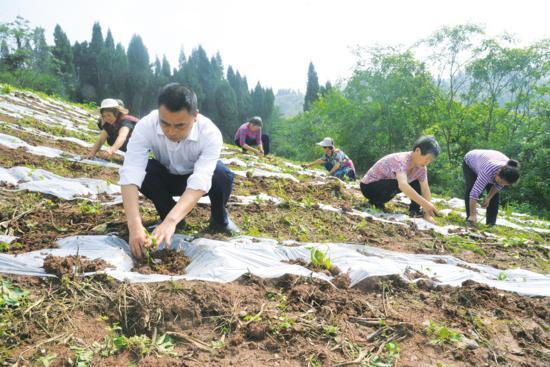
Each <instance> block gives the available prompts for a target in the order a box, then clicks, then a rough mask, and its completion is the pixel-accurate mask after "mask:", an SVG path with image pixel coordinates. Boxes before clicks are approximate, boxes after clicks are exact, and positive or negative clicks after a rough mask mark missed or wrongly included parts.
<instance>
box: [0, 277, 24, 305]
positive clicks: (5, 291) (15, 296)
mask: <svg viewBox="0 0 550 367" xmlns="http://www.w3.org/2000/svg"><path fill="white" fill-rule="evenodd" d="M28 297H29V292H28V291H25V290H22V289H21V288H16V287H14V286H13V284H12V282H11V281H9V280H2V281H1V282H0V309H1V308H4V307H19V306H21V305H22V304H24V303H26V302H27V301H28Z"/></svg>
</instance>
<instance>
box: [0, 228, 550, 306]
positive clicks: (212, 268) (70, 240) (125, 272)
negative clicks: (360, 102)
mask: <svg viewBox="0 0 550 367" xmlns="http://www.w3.org/2000/svg"><path fill="white" fill-rule="evenodd" d="M58 244H59V248H55V249H46V250H39V251H33V252H29V253H24V254H19V255H8V254H0V272H1V273H9V274H19V275H31V276H53V275H51V274H46V273H45V271H44V269H43V268H42V265H43V261H44V258H45V257H46V256H47V255H49V254H52V255H55V256H69V255H76V254H79V255H81V256H86V257H87V258H89V259H97V258H101V259H103V260H105V261H106V262H107V263H108V264H109V265H110V266H112V268H107V269H106V270H105V271H104V272H105V273H107V274H108V275H110V276H112V277H113V278H116V279H118V280H120V281H128V282H136V283H137V282H161V281H167V280H170V279H187V280H205V281H213V282H222V283H225V282H231V281H234V280H236V279H237V278H239V277H240V276H242V275H243V274H247V273H250V274H254V275H256V276H259V277H262V278H276V277H280V276H282V275H284V274H296V275H302V276H313V277H316V278H320V279H324V280H327V281H330V280H331V279H332V278H331V277H329V276H327V275H325V274H323V273H315V272H311V271H310V270H308V269H306V268H304V267H302V266H300V265H294V264H288V263H286V261H289V260H297V259H303V260H305V261H306V262H308V261H309V257H310V248H311V247H317V248H319V249H320V250H322V251H324V252H326V253H327V254H328V255H329V256H330V258H331V263H332V264H333V265H336V266H338V267H339V268H340V269H341V270H342V272H345V273H348V275H349V276H350V279H351V286H352V287H353V286H354V285H356V284H358V283H359V282H361V281H362V280H364V279H366V278H369V277H372V276H385V275H392V274H398V275H401V276H403V275H404V274H405V272H409V271H411V270H412V271H417V272H419V273H421V274H423V276H425V278H429V279H431V280H432V281H434V282H435V283H436V284H446V285H451V286H460V285H461V283H462V282H463V281H465V280H473V281H476V282H479V283H484V284H487V285H489V286H491V287H495V288H497V289H501V290H505V291H511V292H516V293H519V294H523V295H529V296H550V276H548V275H542V274H537V273H534V272H531V271H527V270H522V269H508V270H499V269H495V268H492V267H490V266H485V265H478V264H471V263H466V262H464V261H462V260H459V259H457V258H455V257H452V256H438V255H417V254H405V253H399V252H394V251H388V250H383V249H379V248H376V247H370V246H362V245H353V244H344V243H330V244H318V243H292V244H289V243H287V244H286V245H285V244H280V243H278V242H277V241H275V240H270V239H265V238H252V237H246V236H242V237H237V238H234V239H231V240H229V241H218V240H211V239H204V238H199V239H195V240H190V238H188V237H186V236H183V235H175V236H174V238H173V240H172V244H171V247H172V248H173V249H177V250H181V251H183V253H184V254H185V256H187V257H189V259H190V260H191V263H190V264H189V265H188V266H187V268H186V269H185V274H182V275H177V276H168V275H161V274H148V275H146V274H140V273H136V272H132V270H131V269H132V268H133V260H132V257H131V255H130V250H129V247H128V244H127V243H126V242H125V241H124V240H122V239H120V238H118V237H116V236H74V237H67V238H64V239H61V240H59V241H58ZM183 270H184V269H182V273H183V272H184V271H183Z"/></svg>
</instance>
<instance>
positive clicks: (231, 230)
mask: <svg viewBox="0 0 550 367" xmlns="http://www.w3.org/2000/svg"><path fill="white" fill-rule="evenodd" d="M208 228H209V230H211V231H213V232H220V233H225V234H228V235H230V236H232V235H234V234H239V233H241V229H240V228H239V227H237V225H236V224H235V223H234V222H233V221H232V220H231V219H230V218H227V224H226V225H223V224H217V223H214V222H210V226H209V227H208Z"/></svg>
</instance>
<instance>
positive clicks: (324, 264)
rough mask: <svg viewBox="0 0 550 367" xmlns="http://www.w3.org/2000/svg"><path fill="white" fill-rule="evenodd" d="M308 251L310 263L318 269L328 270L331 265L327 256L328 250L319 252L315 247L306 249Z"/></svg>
mask: <svg viewBox="0 0 550 367" xmlns="http://www.w3.org/2000/svg"><path fill="white" fill-rule="evenodd" d="M307 249H308V250H309V251H310V256H311V263H312V264H313V266H315V267H318V268H325V269H330V268H331V267H332V264H331V262H330V256H329V255H328V249H327V251H326V252H323V251H321V250H319V249H318V248H316V247H307Z"/></svg>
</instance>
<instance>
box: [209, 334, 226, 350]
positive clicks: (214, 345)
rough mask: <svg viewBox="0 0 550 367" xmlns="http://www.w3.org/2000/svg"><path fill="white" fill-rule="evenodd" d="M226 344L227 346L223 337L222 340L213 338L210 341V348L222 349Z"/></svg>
mask: <svg viewBox="0 0 550 367" xmlns="http://www.w3.org/2000/svg"><path fill="white" fill-rule="evenodd" d="M224 346H225V341H224V338H223V337H222V338H221V339H220V340H212V341H211V342H210V348H212V349H222V348H223V347H224Z"/></svg>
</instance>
